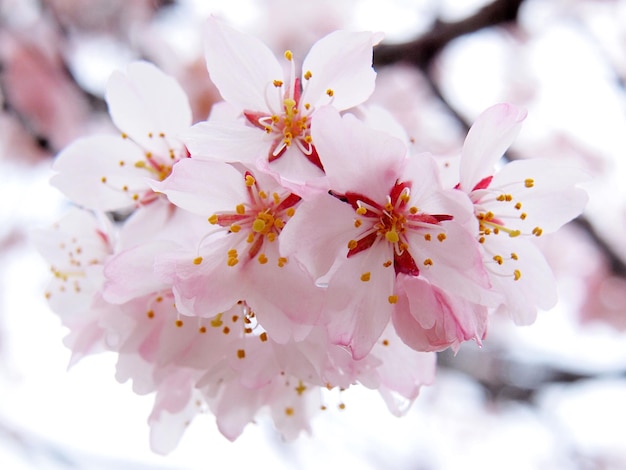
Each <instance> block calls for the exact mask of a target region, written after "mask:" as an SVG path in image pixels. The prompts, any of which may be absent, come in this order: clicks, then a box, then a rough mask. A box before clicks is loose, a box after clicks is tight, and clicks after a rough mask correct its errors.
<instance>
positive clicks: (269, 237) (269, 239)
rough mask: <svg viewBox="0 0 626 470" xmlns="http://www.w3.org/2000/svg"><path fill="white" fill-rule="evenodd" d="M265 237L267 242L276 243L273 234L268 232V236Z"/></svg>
mask: <svg viewBox="0 0 626 470" xmlns="http://www.w3.org/2000/svg"><path fill="white" fill-rule="evenodd" d="M266 237H267V240H268V241H269V242H274V241H276V234H275V233H274V232H270V233H268V234H267V235H266Z"/></svg>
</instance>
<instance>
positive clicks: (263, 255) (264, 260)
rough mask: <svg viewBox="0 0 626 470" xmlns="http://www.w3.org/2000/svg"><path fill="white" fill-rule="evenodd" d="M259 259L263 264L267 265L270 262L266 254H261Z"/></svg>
mask: <svg viewBox="0 0 626 470" xmlns="http://www.w3.org/2000/svg"><path fill="white" fill-rule="evenodd" d="M257 259H258V260H259V263H261V264H265V263H267V261H268V259H267V256H265V254H264V253H261V254H260V255H259V257H258V258H257Z"/></svg>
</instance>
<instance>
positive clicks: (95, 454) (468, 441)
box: [0, 0, 626, 470]
mask: <svg viewBox="0 0 626 470" xmlns="http://www.w3.org/2000/svg"><path fill="white" fill-rule="evenodd" d="M210 14H215V15H218V16H220V17H222V18H224V19H226V20H227V21H228V22H229V23H230V24H231V25H233V26H235V27H236V28H238V29H240V30H243V31H247V32H250V33H253V34H255V35H257V36H258V37H260V38H261V39H262V40H263V41H265V42H266V43H267V44H268V45H269V46H270V47H271V48H272V49H274V50H275V51H276V52H277V53H282V52H283V51H284V50H285V49H287V48H289V49H291V50H293V51H294V55H295V56H296V57H303V56H304V55H305V54H306V51H307V50H308V49H309V47H310V46H311V44H312V43H314V42H315V41H316V40H317V39H319V38H320V37H321V36H323V35H324V34H326V33H328V32H330V31H332V30H335V29H340V28H341V29H350V30H376V31H383V32H384V33H385V40H384V41H383V43H382V44H381V45H380V46H378V48H377V49H376V50H375V53H374V56H375V57H374V62H375V67H376V69H377V71H378V79H377V89H376V92H375V94H374V96H373V97H372V101H374V102H377V103H380V104H382V105H384V106H386V107H387V108H388V109H389V110H391V111H392V112H393V113H394V114H395V116H396V117H397V118H398V119H399V120H400V121H401V122H402V123H403V124H404V126H405V127H406V128H407V130H408V132H409V133H410V135H411V137H412V138H413V139H414V140H415V145H416V146H417V147H419V148H421V149H423V150H427V151H430V152H432V153H434V154H436V155H440V156H442V158H445V157H446V156H452V155H454V154H455V153H457V152H458V151H459V149H460V147H461V145H462V143H463V137H464V133H465V132H466V130H467V127H468V125H470V124H471V122H472V121H473V120H474V119H475V118H476V116H477V115H478V114H479V113H480V112H481V111H482V110H484V109H485V108H487V107H489V106H491V105H492V104H494V103H497V102H502V101H508V102H511V103H515V104H517V105H520V106H524V107H526V108H527V109H528V111H529V116H528V118H527V120H526V121H525V123H524V126H523V128H522V132H521V134H520V136H519V138H518V139H517V140H516V142H515V144H514V146H513V148H512V149H511V151H510V153H509V154H508V155H507V158H509V159H516V158H533V157H542V158H550V159H555V160H559V161H564V162H569V163H571V164H573V165H577V166H579V167H581V168H584V169H585V170H586V171H587V172H588V173H589V174H590V175H591V176H592V180H591V181H590V182H589V183H588V184H587V185H586V186H585V187H586V189H587V190H588V191H589V194H590V202H589V204H588V207H587V210H586V211H585V213H584V215H583V216H582V217H580V218H579V219H577V220H576V221H574V222H572V223H570V224H569V225H568V226H566V227H565V228H563V229H562V230H561V231H560V232H559V233H557V234H555V235H553V236H550V237H542V240H541V242H542V248H543V249H544V252H545V254H546V256H547V257H548V259H549V261H550V263H551V265H552V267H553V269H554V271H555V273H556V275H557V277H558V281H559V295H560V302H559V304H558V305H557V306H556V307H555V308H554V309H552V310H551V311H547V312H541V313H540V315H539V318H538V320H537V322H536V323H535V324H534V325H532V326H530V327H524V328H519V327H514V326H513V325H511V323H510V322H509V321H508V320H507V319H500V318H493V319H492V322H491V327H490V328H491V329H490V332H489V335H488V338H487V340H486V341H485V343H484V346H483V347H482V348H478V347H477V346H476V345H475V344H474V343H469V344H465V345H464V346H463V347H462V348H461V350H460V351H459V353H458V354H457V355H456V356H453V355H452V354H449V353H443V354H440V355H439V367H438V375H437V381H436V383H435V385H433V386H432V387H428V388H424V389H423V391H422V394H421V396H420V397H419V398H418V400H417V402H416V403H415V405H414V406H413V408H412V409H411V410H410V411H409V413H408V414H407V416H405V417H403V418H395V417H393V416H391V415H390V414H389V412H388V411H387V409H386V407H385V405H384V403H383V401H382V400H381V399H380V397H379V396H378V395H377V394H376V393H375V392H372V391H368V390H365V389H357V388H355V389H350V390H348V391H346V392H344V394H343V396H342V401H343V402H344V403H346V407H345V409H343V410H339V409H337V410H329V411H328V412H326V413H324V414H322V415H321V416H319V417H318V418H317V419H315V420H314V422H313V435H312V436H302V437H301V438H300V439H299V440H297V441H296V442H293V443H284V442H282V441H281V440H280V438H279V437H278V436H277V435H276V433H275V432H274V431H273V429H271V425H270V424H269V423H268V422H259V423H258V424H255V425H249V426H248V428H247V429H246V431H245V432H244V434H243V436H242V437H241V438H240V439H238V440H237V441H236V442H235V443H230V442H228V441H227V440H226V439H225V438H223V437H222V436H221V435H220V434H219V433H218V432H217V430H216V429H215V423H214V421H213V419H212V418H211V417H210V416H200V417H198V418H197V419H196V420H195V421H194V423H193V424H192V425H191V427H190V429H189V430H188V432H187V433H186V435H185V436H184V437H183V440H182V442H181V444H180V445H179V447H178V449H177V450H175V451H174V452H173V453H172V454H171V455H169V456H167V457H161V456H157V455H154V454H152V453H151V452H150V450H149V446H148V426H147V422H146V420H147V417H148V414H149V413H150V408H151V406H152V397H150V396H147V397H146V396H143V397H140V396H136V395H135V394H134V393H133V392H132V391H131V388H130V385H129V384H119V383H117V382H116V381H115V379H114V365H115V357H113V356H111V355H106V354H103V355H100V356H93V357H89V358H86V359H84V360H83V361H81V362H80V363H79V364H78V365H76V366H74V367H73V368H72V369H71V370H69V371H68V370H67V364H68V361H69V351H68V350H66V349H65V348H64V346H63V344H62V338H63V336H64V335H65V334H66V331H65V330H64V329H63V328H62V327H61V325H60V322H59V320H58V319H57V317H56V316H55V315H54V314H53V313H52V312H51V311H50V310H49V309H48V307H47V305H46V302H45V299H44V295H43V292H44V289H45V286H46V284H47V282H48V278H49V276H50V272H49V266H47V264H46V262H45V261H44V260H43V259H41V258H40V256H39V255H38V254H37V253H36V252H35V250H34V248H33V246H32V244H31V243H30V240H29V234H30V233H31V232H32V231H33V230H34V229H36V228H43V227H47V226H49V225H51V224H52V223H53V222H54V221H55V220H57V219H58V218H59V217H60V216H61V215H62V214H63V213H64V211H65V210H67V209H68V207H69V206H68V202H67V201H66V200H64V198H63V197H62V196H61V195H60V194H59V193H58V192H57V191H56V190H55V189H54V188H51V187H49V186H48V179H49V177H50V174H51V172H50V166H51V163H52V161H53V159H54V156H55V154H56V153H57V152H58V151H59V150H61V149H62V148H63V147H64V146H65V145H67V144H68V143H69V142H71V141H72V140H73V139H75V138H77V137H79V136H83V135H88V134H96V133H106V132H112V131H113V127H112V124H111V123H110V121H109V119H108V115H107V109H106V103H105V102H104V100H103V94H104V89H105V85H106V81H107V79H108V77H109V75H110V73H111V72H112V71H113V70H115V69H123V68H125V66H126V65H127V64H128V63H129V62H130V61H132V60H135V59H139V58H141V59H146V60H149V61H152V62H154V63H156V64H157V65H158V66H159V67H160V68H162V69H163V70H164V71H166V72H167V73H169V74H171V75H173V76H174V77H176V78H177V79H178V80H179V81H180V83H181V84H182V85H183V87H184V88H185V90H186V91H187V93H188V94H189V97H190V102H191V105H192V108H193V112H194V120H195V121H200V120H203V119H205V118H206V116H207V115H208V113H209V111H210V108H211V105H212V103H214V102H215V101H217V100H219V94H218V93H217V91H216V90H215V88H214V87H212V85H211V83H210V81H209V77H208V74H207V71H206V68H205V65H204V60H203V52H202V48H203V40H202V28H203V24H204V21H205V19H206V18H207V17H208V15H210ZM625 81H626V1H623V0H464V1H453V0H441V1H438V0H384V1H382V0H378V1H377V0H339V1H337V0H332V1H331V0H316V1H305V0H303V1H294V0H229V1H217V0H216V1H210V0H206V1H203V0H196V1H192V0H169V1H168V0H39V1H37V0H0V104H1V105H2V111H1V112H0V467H1V468H5V469H31V468H37V469H40V468H41V469H66V468H69V469H83V468H84V469H105V468H106V469H111V468H116V469H117V468H120V469H152V468H155V469H196V468H198V469H199V468H207V467H209V466H213V467H217V468H243V467H244V466H248V465H249V466H257V467H258V466H262V467H263V468H276V469H282V468H302V469H313V468H321V467H324V468H331V469H332V468H346V467H347V466H349V467H350V468H359V469H379V468H380V469H383V468H384V469H387V468H402V469H405V468H406V469H420V470H422V469H423V470H426V469H454V468H459V467H461V466H465V467H466V468H479V467H480V468H482V469H501V468H507V469H555V468H559V469H561V468H562V469H569V468H572V469H583V470H587V469H594V470H595V469H598V470H599V469H622V468H626V335H625V333H624V330H625V329H626V264H625V262H626V237H625V236H624V233H626V189H625V188H626V186H625V182H626V99H625V98H626V95H625V84H626V82H625Z"/></svg>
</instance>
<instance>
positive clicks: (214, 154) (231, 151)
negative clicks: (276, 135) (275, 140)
mask: <svg viewBox="0 0 626 470" xmlns="http://www.w3.org/2000/svg"><path fill="white" fill-rule="evenodd" d="M183 140H184V142H185V145H186V146H187V149H188V150H189V153H190V154H191V156H192V157H193V158H196V159H200V160H215V161H222V162H242V163H244V164H248V165H254V164H255V162H256V161H257V159H259V158H262V157H264V158H267V154H268V152H269V149H270V146H271V145H272V139H271V137H269V136H267V134H265V133H264V132H262V131H260V130H259V129H257V128H255V127H251V126H246V125H244V123H243V122H241V121H240V120H234V121H222V120H210V121H206V122H200V123H198V124H196V125H194V126H193V127H191V128H190V129H189V130H188V131H187V132H185V134H184V135H183Z"/></svg>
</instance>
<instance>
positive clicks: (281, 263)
mask: <svg viewBox="0 0 626 470" xmlns="http://www.w3.org/2000/svg"><path fill="white" fill-rule="evenodd" d="M286 264H287V258H284V257H282V256H281V257H280V258H278V267H279V268H282V267H283V266H285V265H286Z"/></svg>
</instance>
